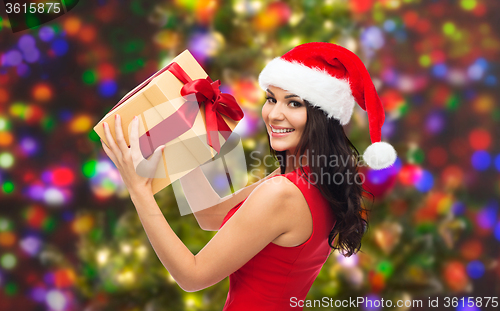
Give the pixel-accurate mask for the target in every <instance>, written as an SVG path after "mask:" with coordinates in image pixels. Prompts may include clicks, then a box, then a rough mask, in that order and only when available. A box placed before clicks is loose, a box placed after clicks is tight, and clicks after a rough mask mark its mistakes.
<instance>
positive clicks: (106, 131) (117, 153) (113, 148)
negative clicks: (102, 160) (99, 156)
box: [102, 122, 122, 159]
mask: <svg viewBox="0 0 500 311" xmlns="http://www.w3.org/2000/svg"><path fill="white" fill-rule="evenodd" d="M102 125H103V127H104V137H106V140H107V141H108V145H109V149H110V151H111V152H112V153H113V155H114V156H115V159H117V158H121V157H122V152H121V151H120V148H118V146H117V145H116V143H115V139H114V138H113V136H112V135H111V132H110V130H109V125H108V123H107V122H103V123H102ZM108 156H109V155H108Z"/></svg>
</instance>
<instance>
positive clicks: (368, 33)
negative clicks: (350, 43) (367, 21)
mask: <svg viewBox="0 0 500 311" xmlns="http://www.w3.org/2000/svg"><path fill="white" fill-rule="evenodd" d="M360 39H361V43H362V44H363V46H365V47H366V48H371V49H374V50H378V49H380V48H381V47H382V46H384V44H385V40H384V34H383V32H382V31H381V30H380V28H378V27H377V26H372V27H369V28H367V29H366V30H365V31H364V32H363V33H362V34H361V38H360Z"/></svg>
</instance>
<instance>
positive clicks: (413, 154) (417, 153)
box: [407, 148, 425, 164]
mask: <svg viewBox="0 0 500 311" xmlns="http://www.w3.org/2000/svg"><path fill="white" fill-rule="evenodd" d="M407 156H408V159H410V160H412V161H413V162H415V163H417V164H422V163H423V162H424V160H425V153H424V151H423V150H422V149H420V148H416V149H413V150H410V151H409V152H408V154H407Z"/></svg>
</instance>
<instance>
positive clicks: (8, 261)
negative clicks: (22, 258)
mask: <svg viewBox="0 0 500 311" xmlns="http://www.w3.org/2000/svg"><path fill="white" fill-rule="evenodd" d="M16 263H17V260H16V257H15V256H14V255H12V254H11V253H6V254H4V255H3V256H2V257H1V258H0V265H2V267H3V268H4V269H7V270H10V269H12V268H14V267H15V266H16Z"/></svg>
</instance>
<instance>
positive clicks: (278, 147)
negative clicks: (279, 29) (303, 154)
mask: <svg viewBox="0 0 500 311" xmlns="http://www.w3.org/2000/svg"><path fill="white" fill-rule="evenodd" d="M271 148H273V150H274V151H286V150H288V149H290V146H288V145H283V144H271Z"/></svg>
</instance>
